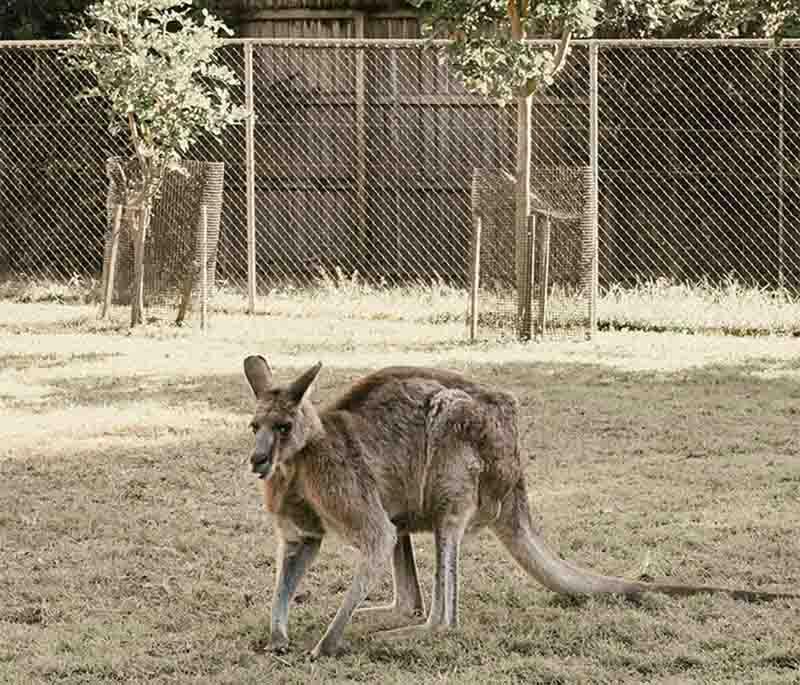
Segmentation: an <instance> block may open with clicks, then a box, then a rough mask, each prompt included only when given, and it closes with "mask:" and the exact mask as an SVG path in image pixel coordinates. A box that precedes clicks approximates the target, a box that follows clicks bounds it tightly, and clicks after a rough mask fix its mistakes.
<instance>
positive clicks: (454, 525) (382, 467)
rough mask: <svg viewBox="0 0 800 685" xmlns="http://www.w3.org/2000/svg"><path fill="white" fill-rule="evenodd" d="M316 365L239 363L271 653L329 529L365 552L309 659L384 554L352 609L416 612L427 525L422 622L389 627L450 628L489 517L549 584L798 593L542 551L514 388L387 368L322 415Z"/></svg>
mask: <svg viewBox="0 0 800 685" xmlns="http://www.w3.org/2000/svg"><path fill="white" fill-rule="evenodd" d="M320 366H321V365H320V364H318V365H316V366H315V367H313V368H312V369H309V370H308V371H307V372H306V373H304V374H303V375H302V376H300V378H298V379H297V380H296V381H294V383H292V384H291V385H289V386H288V387H286V388H280V389H275V388H274V387H273V386H272V373H271V371H270V369H269V366H268V365H267V362H266V360H265V359H264V358H263V357H259V356H251V357H248V358H247V359H245V362H244V368H245V375H246V376H247V379H248V381H249V382H250V385H251V387H252V388H253V392H254V393H255V395H256V400H257V406H256V411H255V416H254V418H253V422H252V426H253V430H254V433H255V436H256V447H255V450H254V451H253V455H252V457H251V462H252V466H253V470H254V472H256V473H258V474H259V475H260V477H261V478H263V483H264V499H265V504H266V508H267V510H268V511H269V512H270V513H271V514H272V516H273V517H274V521H275V528H276V533H277V536H278V540H279V545H278V555H277V556H278V571H277V575H276V585H275V594H274V598H273V606H272V619H271V628H270V630H271V635H270V647H271V648H272V649H274V650H283V649H285V648H286V647H287V646H288V644H289V638H288V630H287V624H288V613H289V603H290V601H291V598H292V596H293V595H294V593H295V591H296V590H297V586H298V584H299V582H300V580H301V579H302V577H303V575H304V573H305V571H306V570H307V569H308V567H309V566H310V565H311V563H313V561H314V558H315V557H316V554H317V552H318V551H319V548H320V544H321V541H322V538H323V537H324V535H325V534H326V533H329V532H333V533H336V534H338V535H339V536H340V537H341V538H342V539H344V540H345V541H346V542H347V543H349V544H350V545H352V546H353V547H355V548H356V549H357V550H359V552H360V553H361V561H360V562H359V565H358V567H357V569H356V573H355V578H354V580H353V583H352V585H351V587H350V589H349V590H348V592H347V594H346V596H345V599H344V601H343V603H342V605H341V607H340V609H339V611H338V612H337V614H336V616H335V617H334V619H333V621H332V622H331V624H330V626H329V627H328V630H327V631H326V633H325V635H324V636H323V637H322V639H321V640H320V641H319V643H318V644H317V645H316V647H315V648H314V650H313V652H312V656H314V657H318V656H320V655H327V654H332V653H334V652H335V651H336V649H337V647H338V646H339V644H340V642H341V637H342V633H343V631H344V628H345V626H346V625H347V623H348V621H349V620H350V617H351V616H352V614H353V612H354V611H355V610H356V609H357V607H358V606H359V604H360V603H361V602H362V601H363V600H364V599H365V598H366V596H367V592H368V589H369V587H370V585H371V583H372V582H373V580H374V579H375V577H376V576H377V575H378V573H379V572H380V570H381V569H382V568H383V566H384V564H385V563H386V562H387V561H388V560H389V558H390V557H392V570H393V577H394V590H395V592H394V602H393V603H392V604H391V605H390V606H386V607H374V608H367V609H362V610H361V611H378V612H384V611H389V612H396V613H399V614H402V615H406V616H414V615H423V614H424V612H425V605H424V601H423V598H422V594H421V592H420V587H419V580H418V578H417V568H416V564H415V562H414V553H413V548H412V546H411V542H410V534H411V533H416V532H420V531H430V532H433V534H434V539H435V549H436V565H435V577H434V583H433V596H432V602H431V608H430V612H429V614H428V619H427V622H426V623H424V624H422V625H414V626H410V627H408V628H400V629H398V630H393V631H386V633H384V635H385V636H389V637H401V636H405V635H409V634H414V633H417V632H420V631H424V630H437V629H443V628H452V627H455V626H456V625H457V624H458V551H459V545H460V543H461V539H462V537H463V535H464V533H465V532H466V531H468V530H472V529H476V528H480V527H483V526H491V527H492V529H493V530H494V532H495V533H496V534H497V536H498V537H499V539H500V540H501V541H502V542H503V544H504V545H505V546H506V548H507V549H508V550H509V552H510V553H511V555H512V556H513V557H514V558H515V559H516V560H517V562H519V564H520V566H522V568H524V569H525V570H526V571H527V572H528V573H530V574H531V575H532V576H533V577H534V578H536V579H537V580H539V581H540V582H542V583H543V584H544V585H545V586H546V587H548V588H550V589H551V590H554V591H556V592H561V593H567V594H581V593H620V594H626V595H633V594H639V593H642V592H647V591H656V592H663V593H667V594H672V595H682V594H693V593H700V592H729V593H732V594H734V595H735V596H739V597H744V598H775V597H787V596H789V597H791V596H794V595H788V594H780V593H769V592H758V591H748V590H727V589H724V588H714V587H707V586H699V585H669V584H664V583H644V582H639V581H633V580H624V579H622V578H613V577H608V576H602V575H598V574H595V573H592V572H590V571H586V570H584V569H581V568H578V567H577V566H574V565H573V564H571V563H570V562H567V561H564V560H562V559H560V558H559V557H558V556H557V555H556V554H555V553H554V552H552V551H551V550H550V549H548V548H547V547H546V546H545V544H544V542H543V540H542V539H541V537H540V536H539V535H538V534H537V533H536V531H535V530H534V528H533V523H532V518H531V513H530V510H529V506H528V498H527V494H526V488H525V480H524V475H523V469H522V464H521V461H520V455H519V444H518V418H517V404H516V400H515V399H514V397H513V396H512V395H510V394H508V393H505V392H502V391H499V390H494V389H491V388H487V387H485V386H483V385H480V384H478V383H475V382H473V381H471V380H469V379H468V378H465V377H464V376H461V375H459V374H455V373H452V372H447V371H440V370H436V369H427V368H416V367H390V368H386V369H383V370H381V371H378V372H376V373H373V374H371V375H369V376H366V377H365V378H363V379H361V380H360V381H358V382H357V383H355V384H354V385H353V386H352V387H351V388H350V389H349V390H347V391H346V392H345V393H344V395H342V396H341V397H340V398H339V399H337V400H336V401H334V402H333V403H332V404H330V405H329V406H328V407H326V408H325V409H324V410H322V411H320V412H318V411H317V410H316V408H315V407H314V405H313V404H312V402H311V400H310V397H309V395H310V392H311V386H312V385H313V382H314V379H315V378H316V376H317V373H318V372H319V369H320Z"/></svg>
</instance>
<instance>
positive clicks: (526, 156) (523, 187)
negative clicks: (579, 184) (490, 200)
mask: <svg viewBox="0 0 800 685" xmlns="http://www.w3.org/2000/svg"><path fill="white" fill-rule="evenodd" d="M532 100H533V97H532V96H531V95H527V96H524V97H518V98H517V168H516V182H515V184H514V229H515V230H514V235H515V238H514V265H515V268H516V282H517V321H518V329H519V330H518V334H519V337H520V338H527V337H529V336H530V331H525V330H524V325H523V322H524V321H528V320H530V316H529V315H530V308H531V299H532V294H533V293H532V289H531V287H530V286H531V283H530V281H531V279H530V276H529V275H528V274H527V269H526V265H527V261H526V256H527V253H528V215H529V214H530V211H531V198H530V185H531V103H532ZM531 239H532V238H531Z"/></svg>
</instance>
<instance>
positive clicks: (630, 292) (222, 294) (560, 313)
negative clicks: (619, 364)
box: [0, 271, 800, 336]
mask: <svg viewBox="0 0 800 685" xmlns="http://www.w3.org/2000/svg"><path fill="white" fill-rule="evenodd" d="M98 291H99V286H98V284H97V282H96V281H94V280H92V279H80V278H74V279H72V280H71V281H69V282H68V283H59V282H53V281H36V280H34V281H8V280H7V281H5V282H0V300H4V299H5V300H12V301H17V302H26V303H36V302H54V303H58V304H70V303H86V302H89V301H91V300H93V299H96V297H97V293H98ZM466 304H467V293H466V292H465V291H464V290H463V289H460V288H454V287H452V286H449V285H447V284H446V283H443V282H433V283H425V284H417V285H413V284H412V285H406V286H395V287H389V288H387V287H375V286H373V285H370V284H369V283H365V282H363V281H361V280H360V279H359V278H358V276H357V275H351V276H348V275H345V274H343V273H341V272H336V273H333V274H331V273H327V272H325V271H322V272H320V274H319V276H318V277H317V278H316V279H315V280H314V282H313V283H311V284H310V285H309V286H307V287H304V288H295V287H291V286H283V287H280V288H275V289H273V290H272V291H270V293H269V294H268V295H267V296H266V297H263V298H261V300H260V302H259V303H258V310H259V312H261V313H262V314H268V315H275V316H281V317H287V318H305V319H309V318H311V319H317V318H323V319H324V318H333V319H341V318H357V319H371V320H374V321H410V322H415V323H417V322H419V323H426V324H430V323H435V324H440V323H452V322H461V321H463V320H464V315H465V311H466ZM210 306H211V309H212V310H213V311H216V312H220V313H228V314H241V313H243V312H244V311H245V308H246V306H247V301H246V298H245V296H244V295H243V293H242V290H241V289H240V288H237V287H231V286H227V285H225V284H222V285H221V287H219V288H218V289H217V291H216V293H215V295H214V297H213V298H212V300H211V303H210ZM549 307H550V312H551V315H553V316H555V317H561V320H562V325H566V324H565V322H571V323H572V324H573V325H574V323H575V322H577V321H582V320H583V319H584V318H585V315H586V306H585V304H584V303H583V302H582V301H580V300H576V299H575V297H570V296H568V295H567V294H565V292H564V291H563V289H561V288H553V289H552V292H551V295H550V300H549ZM479 311H480V317H479V319H480V323H481V329H482V334H483V335H484V336H485V335H490V336H491V335H493V334H495V333H496V332H497V328H498V326H502V327H505V328H506V329H508V330H513V328H514V323H513V322H514V317H515V316H516V301H515V299H514V296H513V293H510V292H502V291H500V292H496V291H482V292H481V295H480V302H479ZM170 314H171V315H172V316H173V317H174V312H171V311H165V312H163V315H164V316H165V317H168V316H169V315H170ZM597 316H598V326H599V328H600V330H612V331H613V330H627V331H657V332H664V331H674V332H681V333H700V332H714V333H724V334H726V335H737V336H747V335H775V334H777V335H786V334H789V335H795V336H798V335H800V297H798V294H797V293H792V292H790V291H788V290H775V289H768V288H758V287H753V286H746V285H743V284H741V283H739V282H737V281H736V280H734V279H728V280H726V281H725V282H723V283H720V284H711V283H708V282H705V283H695V284H691V285H689V284H681V283H674V282H671V281H668V280H666V279H663V278H660V279H657V280H650V281H641V282H639V283H637V284H635V285H634V286H631V287H621V286H618V285H612V286H611V287H608V288H604V289H602V290H601V292H600V295H599V299H598V303H597ZM123 318H124V317H123ZM122 325H123V326H124V323H123V324H122ZM581 325H582V324H581Z"/></svg>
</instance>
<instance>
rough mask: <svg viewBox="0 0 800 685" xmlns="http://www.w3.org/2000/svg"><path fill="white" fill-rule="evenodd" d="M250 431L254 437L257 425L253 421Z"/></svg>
mask: <svg viewBox="0 0 800 685" xmlns="http://www.w3.org/2000/svg"><path fill="white" fill-rule="evenodd" d="M250 430H251V431H253V434H254V435H255V434H256V433H258V424H257V423H256V422H255V421H253V422H252V423H251V424H250Z"/></svg>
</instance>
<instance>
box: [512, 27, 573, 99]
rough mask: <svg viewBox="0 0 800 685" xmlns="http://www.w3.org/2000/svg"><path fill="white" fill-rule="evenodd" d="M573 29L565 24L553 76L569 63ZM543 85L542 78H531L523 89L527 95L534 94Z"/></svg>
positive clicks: (551, 73)
mask: <svg viewBox="0 0 800 685" xmlns="http://www.w3.org/2000/svg"><path fill="white" fill-rule="evenodd" d="M572 31H573V30H572V27H571V26H569V25H565V26H564V30H563V31H562V32H561V40H560V41H559V43H558V47H557V48H556V52H555V55H553V67H552V69H550V77H551V78H552V77H554V76H555V75H556V74H557V73H558V72H559V71H561V70H562V69H563V68H564V65H565V64H566V63H567V53H568V48H569V43H570V41H571V40H572ZM541 85H542V79H541V78H532V79H529V80H528V82H527V83H526V84H525V87H524V88H523V91H524V93H525V94H526V95H533V94H534V93H535V92H536V91H537V90H539V86H541Z"/></svg>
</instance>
